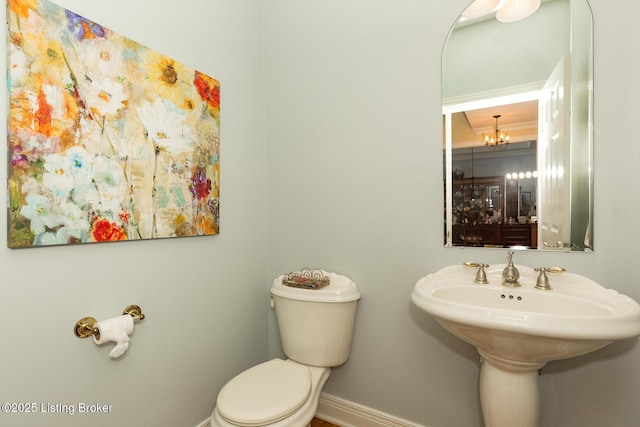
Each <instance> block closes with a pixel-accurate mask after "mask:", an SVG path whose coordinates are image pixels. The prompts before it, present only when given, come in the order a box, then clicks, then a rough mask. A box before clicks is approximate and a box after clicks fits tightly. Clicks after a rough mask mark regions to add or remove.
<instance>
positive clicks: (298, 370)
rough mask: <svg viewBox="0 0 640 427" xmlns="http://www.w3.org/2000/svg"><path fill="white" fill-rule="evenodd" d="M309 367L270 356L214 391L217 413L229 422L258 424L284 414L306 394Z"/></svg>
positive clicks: (289, 412)
mask: <svg viewBox="0 0 640 427" xmlns="http://www.w3.org/2000/svg"><path fill="white" fill-rule="evenodd" d="M310 392H311V377H310V373H309V368H307V367H306V366H303V365H299V364H297V363H294V362H289V361H284V360H282V359H273V360H270V361H269V362H265V363H262V364H260V365H257V366H254V367H253V368H251V369H248V370H246V371H244V372H242V373H241V374H239V375H238V376H236V377H235V378H233V379H232V380H231V381H229V382H228V383H227V384H226V385H225V386H224V387H223V388H222V390H221V391H220V393H219V394H218V401H217V404H216V405H217V409H218V413H219V414H220V415H221V416H222V417H223V418H225V419H227V420H228V421H230V422H231V423H234V424H237V425H241V426H259V425H263V424H269V423H273V422H276V421H279V420H281V419H283V418H286V417H288V416H289V415H291V414H292V413H293V412H295V411H296V410H297V409H298V408H300V407H301V406H302V404H303V403H304V402H305V401H306V400H307V398H308V397H309V393H310Z"/></svg>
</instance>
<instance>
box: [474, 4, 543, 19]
mask: <svg viewBox="0 0 640 427" xmlns="http://www.w3.org/2000/svg"><path fill="white" fill-rule="evenodd" d="M476 1H477V0H476ZM474 3H475V2H474ZM539 7H540V0H506V1H505V3H504V5H503V6H502V7H501V8H500V9H498V12H497V13H496V19H497V20H498V21H500V22H515V21H519V20H521V19H524V18H526V17H527V16H530V15H532V14H533V13H534V12H535V11H536V10H538V8H539Z"/></svg>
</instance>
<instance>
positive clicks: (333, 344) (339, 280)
mask: <svg viewBox="0 0 640 427" xmlns="http://www.w3.org/2000/svg"><path fill="white" fill-rule="evenodd" d="M316 271H319V272H321V273H322V275H323V277H324V278H328V279H329V280H328V282H329V284H328V285H326V286H323V287H321V288H312V289H309V288H300V287H291V286H290V285H287V284H285V282H290V281H285V280H283V279H284V278H285V276H280V277H277V278H276V279H275V280H274V281H273V285H272V286H271V304H272V307H273V308H274V309H275V311H276V315H277V319H278V328H279V330H280V338H281V340H282V349H283V351H284V353H285V354H286V355H287V357H288V359H287V360H283V359H272V360H270V361H268V362H264V363H261V364H259V365H256V366H254V367H253V368H250V369H248V370H246V371H244V372H242V373H240V374H239V375H237V376H236V377H235V378H233V379H231V380H230V381H229V382H228V383H227V384H226V385H225V386H224V387H223V388H222V389H221V390H220V393H219V394H218V399H217V401H216V406H215V408H214V410H213V413H212V414H211V426H212V427H239V426H243V427H258V426H260V427H304V426H308V425H309V423H310V422H311V419H312V418H313V416H314V415H315V412H316V410H317V408H318V401H319V400H320V392H321V391H322V388H323V387H324V384H325V382H326V381H327V379H328V378H329V375H330V374H331V367H333V366H338V365H342V364H343V363H345V362H346V361H347V359H348V358H349V353H350V350H351V339H352V336H353V326H354V321H355V312H356V305H357V302H358V300H359V299H360V292H359V291H358V288H357V287H356V285H355V283H353V281H351V279H349V278H348V277H346V276H342V275H339V274H336V273H329V272H326V271H324V270H316Z"/></svg>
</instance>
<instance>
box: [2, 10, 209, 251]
mask: <svg viewBox="0 0 640 427" xmlns="http://www.w3.org/2000/svg"><path fill="white" fill-rule="evenodd" d="M7 23H8V27H7V28H8V34H7V39H8V47H7V50H8V54H9V58H8V72H7V77H8V98H9V110H8V113H9V118H8V148H9V175H8V202H9V205H8V234H7V235H8V246H9V247H11V248H22V247H34V246H42V245H66V244H79V243H90V242H107V241H118V240H139V239H157V238H169V237H187V236H203V235H213V234H217V233H218V232H219V209H220V203H219V202H220V201H219V196H220V82H219V81H218V80H216V79H214V78H212V77H210V76H208V75H206V74H204V73H202V72H199V71H197V70H194V69H192V68H189V67H187V66H186V65H184V64H182V63H180V62H179V61H176V60H174V59H172V58H169V57H167V56H165V55H163V54H161V53H159V52H157V51H154V50H151V49H149V48H148V47H145V46H142V45H141V44H139V43H136V42H135V41H133V40H130V39H128V38H126V37H124V36H122V35H119V34H117V33H115V32H113V31H111V30H109V29H108V28H106V27H104V26H102V25H100V24H98V23H96V22H92V21H91V20H89V19H87V18H84V17H82V16H80V15H78V14H76V13H74V12H71V11H69V10H66V9H64V8H62V7H60V6H57V5H55V4H53V3H50V2H48V1H45V0H7Z"/></svg>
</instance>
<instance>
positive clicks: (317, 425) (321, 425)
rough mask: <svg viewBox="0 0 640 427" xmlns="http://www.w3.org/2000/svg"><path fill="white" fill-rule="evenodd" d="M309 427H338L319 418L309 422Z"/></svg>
mask: <svg viewBox="0 0 640 427" xmlns="http://www.w3.org/2000/svg"><path fill="white" fill-rule="evenodd" d="M311 427H340V426H337V425H335V424H331V423H328V422H326V421H324V420H321V419H320V418H314V419H312V420H311Z"/></svg>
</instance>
